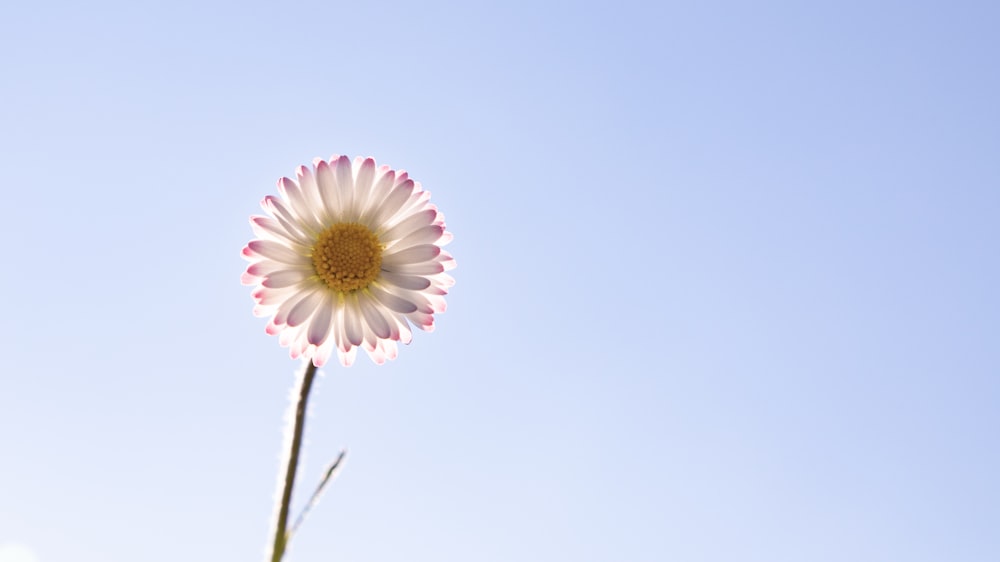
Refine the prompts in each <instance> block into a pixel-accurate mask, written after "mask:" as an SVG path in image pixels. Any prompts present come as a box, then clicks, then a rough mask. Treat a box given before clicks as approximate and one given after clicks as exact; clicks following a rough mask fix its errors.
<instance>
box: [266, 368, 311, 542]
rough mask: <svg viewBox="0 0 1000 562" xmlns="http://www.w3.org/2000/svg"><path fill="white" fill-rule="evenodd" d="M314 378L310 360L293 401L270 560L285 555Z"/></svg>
mask: <svg viewBox="0 0 1000 562" xmlns="http://www.w3.org/2000/svg"><path fill="white" fill-rule="evenodd" d="M315 378H316V366H315V365H313V363H312V361H309V362H308V363H307V364H306V368H305V371H304V372H303V373H302V385H301V386H300V387H299V397H298V401H297V402H296V403H295V422H294V423H295V425H294V426H293V427H292V439H291V441H292V442H291V448H290V449H289V452H288V466H287V467H286V468H285V479H284V480H285V483H284V487H283V488H282V492H281V504H280V505H279V507H278V515H277V520H276V521H275V530H274V548H273V550H272V551H271V562H280V561H281V558H282V557H283V556H284V555H285V546H286V545H287V544H288V534H287V529H288V511H289V507H290V505H291V503H292V487H293V486H294V485H295V473H296V472H297V470H298V466H299V451H300V450H301V449H302V433H303V430H304V429H305V425H306V403H307V402H308V401H309V391H310V390H311V389H312V384H313V380H314V379H315Z"/></svg>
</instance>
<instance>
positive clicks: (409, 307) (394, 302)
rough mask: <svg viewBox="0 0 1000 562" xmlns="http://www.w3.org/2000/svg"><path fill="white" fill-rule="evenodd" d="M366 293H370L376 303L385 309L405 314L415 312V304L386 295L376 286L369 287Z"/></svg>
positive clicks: (389, 294)
mask: <svg viewBox="0 0 1000 562" xmlns="http://www.w3.org/2000/svg"><path fill="white" fill-rule="evenodd" d="M368 291H370V292H371V294H372V296H373V297H375V299H376V300H378V302H380V303H382V304H383V305H384V306H385V307H386V308H388V309H389V310H392V311H394V312H399V313H402V314H407V313H409V312H415V311H416V310H417V305H416V304H414V303H412V302H410V301H408V300H405V299H402V298H400V297H398V296H396V295H393V294H391V293H387V292H386V291H384V290H382V289H380V288H379V287H378V286H377V285H371V286H369V287H368Z"/></svg>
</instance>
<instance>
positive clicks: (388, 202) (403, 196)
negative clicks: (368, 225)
mask: <svg viewBox="0 0 1000 562" xmlns="http://www.w3.org/2000/svg"><path fill="white" fill-rule="evenodd" d="M410 193H413V181H412V180H407V181H405V182H403V183H402V184H401V185H397V186H396V187H394V188H392V191H390V192H389V195H387V196H386V198H385V199H384V200H383V201H382V204H381V205H379V207H378V209H376V210H375V214H374V215H373V216H372V218H371V221H372V224H374V225H376V227H377V228H378V227H380V226H381V225H384V224H386V221H387V220H388V219H389V217H391V216H393V215H394V214H396V211H398V210H399V208H400V207H402V206H403V203H406V200H407V198H409V197H410Z"/></svg>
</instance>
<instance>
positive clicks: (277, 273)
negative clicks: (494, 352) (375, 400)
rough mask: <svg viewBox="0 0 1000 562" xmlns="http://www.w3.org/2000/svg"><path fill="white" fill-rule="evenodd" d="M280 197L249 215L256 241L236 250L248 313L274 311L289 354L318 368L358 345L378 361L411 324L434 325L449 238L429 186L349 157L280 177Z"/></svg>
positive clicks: (347, 359)
mask: <svg viewBox="0 0 1000 562" xmlns="http://www.w3.org/2000/svg"><path fill="white" fill-rule="evenodd" d="M278 192H279V193H280V197H274V196H271V195H268V196H267V197H265V198H264V199H263V201H261V207H263V208H264V211H266V212H267V214H268V215H269V216H253V217H250V225H251V227H253V231H254V233H255V234H256V235H257V239H255V240H251V241H250V243H248V244H247V245H246V246H245V247H244V248H243V256H244V257H245V258H246V259H247V260H248V261H249V262H250V265H249V266H248V267H247V270H246V272H245V273H244V274H243V277H242V281H243V284H244V285H256V287H255V288H254V290H253V298H254V300H255V301H256V302H257V306H255V307H254V314H255V315H257V316H271V319H270V321H269V322H268V323H267V333H268V334H271V335H277V336H278V341H279V342H280V343H281V345H282V346H287V347H288V348H289V351H290V354H291V356H292V358H298V357H305V358H308V359H311V360H312V362H313V363H314V364H315V365H316V366H317V367H321V366H323V364H324V363H326V361H327V360H328V359H329V357H330V355H331V354H332V353H333V350H334V349H336V350H337V355H338V356H339V357H340V361H341V363H343V364H344V365H345V366H349V365H351V364H352V363H353V362H354V358H355V356H356V354H357V350H358V348H359V347H364V349H365V351H367V352H368V355H369V356H370V357H371V358H372V360H373V361H375V363H377V364H380V365H381V364H382V363H384V362H385V360H386V359H395V358H396V354H397V346H396V342H397V341H401V342H403V343H410V340H411V338H412V333H411V331H410V327H409V326H410V324H412V325H414V326H417V327H419V328H421V329H422V330H425V331H432V330H433V329H434V314H435V313H437V312H444V311H445V308H446V304H445V299H444V295H445V294H446V293H447V289H448V287H451V286H452V285H454V283H455V281H454V279H452V278H451V276H450V275H448V274H447V273H445V272H446V271H448V270H450V269H452V268H454V267H455V260H454V259H452V257H451V254H449V253H448V252H446V251H444V250H442V249H441V248H442V246H444V245H445V244H447V243H448V242H450V241H451V238H452V236H451V233H449V232H447V231H446V230H445V224H444V215H442V214H441V213H440V212H438V210H437V207H435V206H434V205H432V204H430V202H429V200H430V192H427V191H423V190H422V189H421V187H420V183H419V182H415V181H413V180H412V179H410V178H409V176H408V175H407V173H406V172H404V171H402V170H399V171H395V170H392V169H390V168H389V167H388V166H381V167H377V166H376V165H375V160H373V159H371V158H361V157H358V158H355V159H354V162H353V163H352V162H351V160H350V159H348V158H347V157H346V156H340V157H338V156H336V155H334V156H333V157H331V158H330V160H329V161H325V160H322V159H319V158H317V159H316V160H314V161H313V165H312V166H311V167H306V166H299V168H298V170H297V172H296V179H294V180H293V179H290V178H287V177H286V178H281V179H280V180H278Z"/></svg>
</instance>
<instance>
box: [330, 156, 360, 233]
mask: <svg viewBox="0 0 1000 562" xmlns="http://www.w3.org/2000/svg"><path fill="white" fill-rule="evenodd" d="M330 165H331V166H332V165H333V162H330ZM333 174H334V176H336V178H337V193H338V194H339V196H338V199H339V200H340V206H341V211H342V213H341V215H340V216H341V217H342V220H354V219H355V218H356V217H355V216H354V213H352V212H351V211H352V207H353V206H354V178H353V177H352V175H351V174H352V172H351V161H350V159H348V158H347V157H346V156H341V157H340V159H339V160H337V165H336V167H334V170H333Z"/></svg>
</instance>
